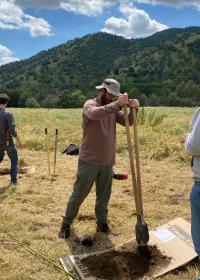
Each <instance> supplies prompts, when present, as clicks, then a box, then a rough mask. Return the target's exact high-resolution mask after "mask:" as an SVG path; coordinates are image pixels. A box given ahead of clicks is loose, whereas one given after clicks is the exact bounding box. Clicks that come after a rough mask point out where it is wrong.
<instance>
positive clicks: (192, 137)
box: [185, 114, 200, 155]
mask: <svg viewBox="0 0 200 280" xmlns="http://www.w3.org/2000/svg"><path fill="white" fill-rule="evenodd" d="M185 150H186V152H188V153H190V154H192V155H200V114H199V115H198V117H197V118H196V121H195V123H194V124H193V126H192V130H191V132H190V133H189V134H188V135H187V137H186V140H185Z"/></svg>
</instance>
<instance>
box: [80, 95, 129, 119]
mask: <svg viewBox="0 0 200 280" xmlns="http://www.w3.org/2000/svg"><path fill="white" fill-rule="evenodd" d="M125 104H128V95H127V94H120V96H119V97H118V99H117V101H114V102H112V103H110V104H107V105H104V106H100V107H96V103H95V102H94V101H93V100H89V101H87V102H86V103H85V105H84V107H83V113H84V114H85V115H86V116H87V117H88V118H89V119H91V120H100V119H103V118H105V117H106V116H107V115H109V114H113V113H117V112H118V111H119V110H120V107H122V106H124V105H125Z"/></svg>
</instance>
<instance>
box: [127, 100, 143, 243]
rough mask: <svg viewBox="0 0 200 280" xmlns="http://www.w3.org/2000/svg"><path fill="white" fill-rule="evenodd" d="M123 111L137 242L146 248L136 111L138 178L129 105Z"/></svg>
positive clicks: (134, 121) (134, 119)
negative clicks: (135, 215) (135, 216)
mask: <svg viewBox="0 0 200 280" xmlns="http://www.w3.org/2000/svg"><path fill="white" fill-rule="evenodd" d="M123 110H124V118H125V126H126V136H127V144H128V152H129V161H130V168H131V175H132V184H133V191H134V198H135V206H136V214H137V223H136V226H135V232H136V240H137V243H138V245H139V246H146V245H147V243H148V241H149V231H148V226H147V224H146V223H145V221H144V215H143V203H142V190H141V175H140V161H139V150H138V135H137V120H136V111H135V109H134V108H133V129H134V144H135V145H134V146H135V157H136V174H137V178H136V174H135V167H134V160H133V149H132V144H131V134H130V127H129V120H128V113H127V105H125V106H124V107H123Z"/></svg>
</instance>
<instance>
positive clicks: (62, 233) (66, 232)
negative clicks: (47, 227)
mask: <svg viewBox="0 0 200 280" xmlns="http://www.w3.org/2000/svg"><path fill="white" fill-rule="evenodd" d="M69 236H70V225H68V224H65V223H64V222H62V224H61V227H60V230H59V232H58V237H59V238H60V239H67V238H68V237H69Z"/></svg>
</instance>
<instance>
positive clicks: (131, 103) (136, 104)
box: [117, 99, 140, 126]
mask: <svg viewBox="0 0 200 280" xmlns="http://www.w3.org/2000/svg"><path fill="white" fill-rule="evenodd" d="M139 106H140V103H139V101H138V100H137V99H129V108H130V109H129V114H128V120H129V125H132V124H133V108H135V109H136V111H138V109H139ZM117 123H119V124H121V125H123V126H125V119H124V113H123V112H121V111H120V112H118V113H117Z"/></svg>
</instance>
